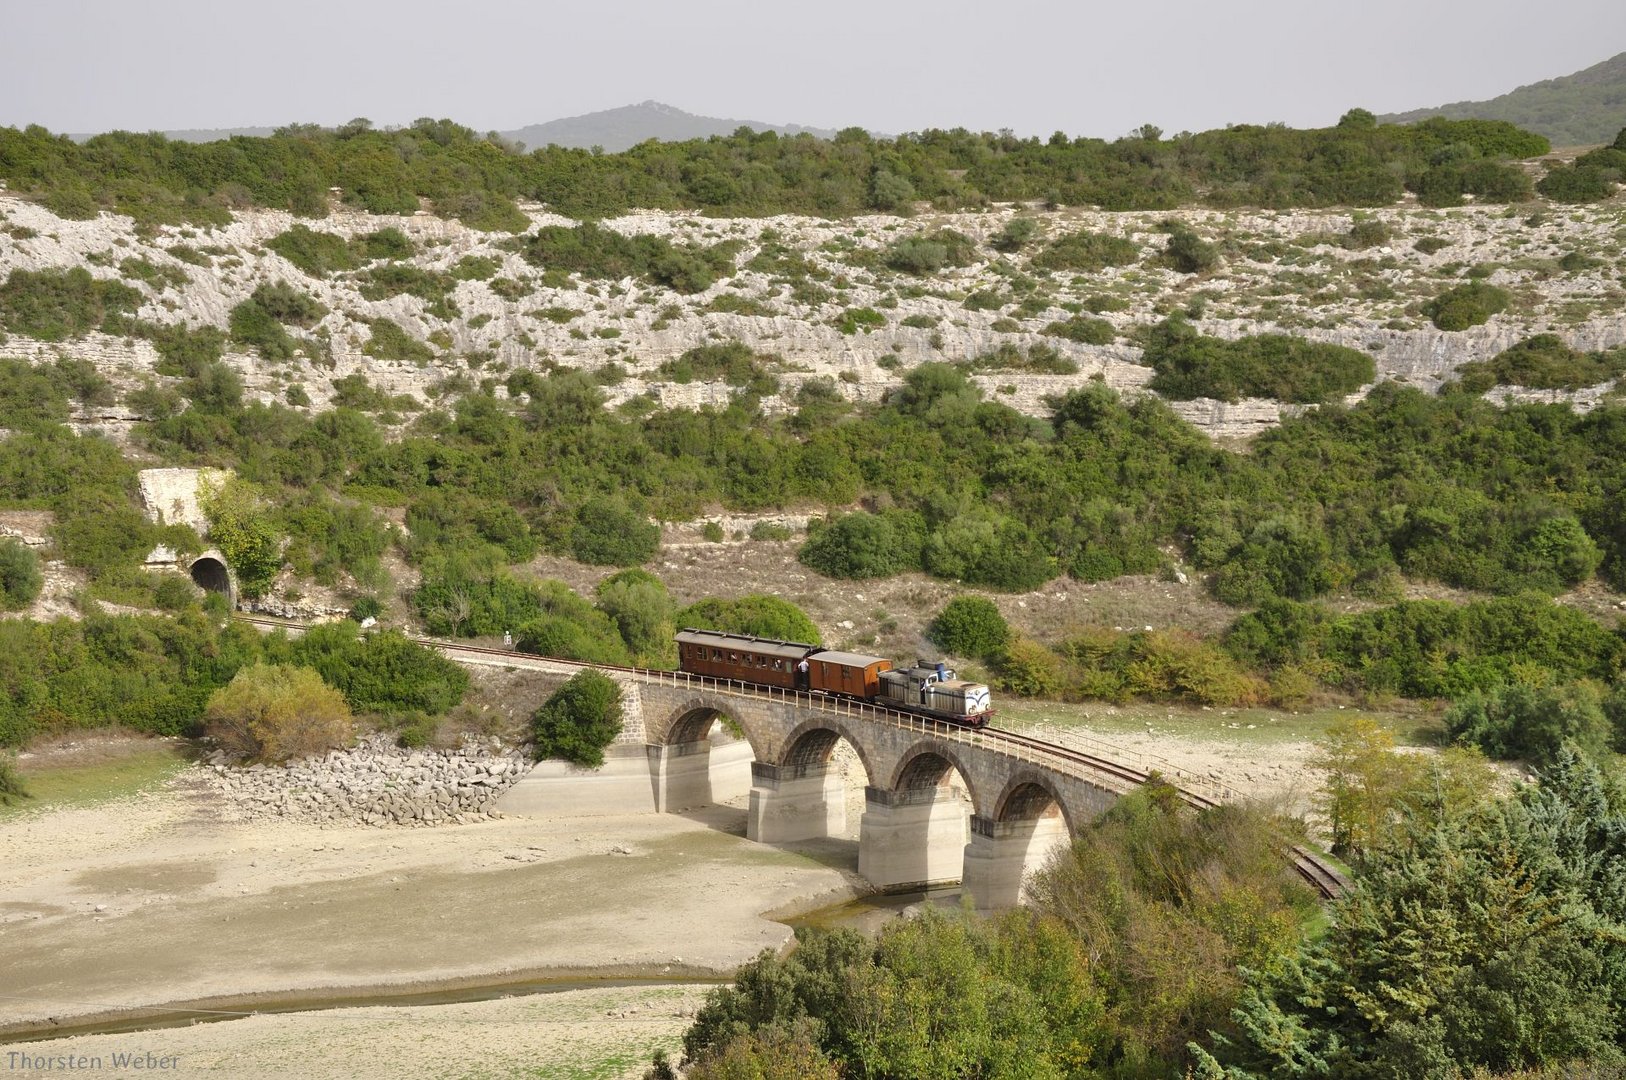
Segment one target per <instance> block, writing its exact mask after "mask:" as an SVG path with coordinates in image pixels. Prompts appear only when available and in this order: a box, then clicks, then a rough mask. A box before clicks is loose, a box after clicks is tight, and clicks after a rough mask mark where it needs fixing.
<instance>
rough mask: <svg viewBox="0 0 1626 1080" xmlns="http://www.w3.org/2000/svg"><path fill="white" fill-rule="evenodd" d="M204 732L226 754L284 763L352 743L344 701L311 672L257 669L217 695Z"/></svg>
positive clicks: (287, 668)
mask: <svg viewBox="0 0 1626 1080" xmlns="http://www.w3.org/2000/svg"><path fill="white" fill-rule="evenodd" d="M204 720H205V723H206V728H205V730H206V731H207V732H208V734H209V737H210V738H212V739H214V740H215V742H217V743H218V744H219V745H220V747H221V748H222V749H223V750H225V751H226V752H227V753H229V754H234V755H236V756H239V757H245V758H253V759H255V760H257V761H288V760H290V759H293V758H303V757H309V756H311V755H313V754H322V753H326V752H327V751H328V750H331V749H333V748H335V747H341V746H348V745H349V744H350V742H351V741H352V740H353V739H354V738H355V731H354V729H353V727H352V724H351V720H350V707H349V706H348V705H346V704H345V701H344V697H343V696H342V695H341V694H340V693H339V692H338V691H337V690H335V689H333V688H332V687H331V686H328V685H327V684H326V683H325V682H323V681H322V677H321V676H320V675H318V674H317V673H316V672H314V671H312V670H310V669H309V668H301V667H293V666H290V665H287V664H263V663H256V664H252V665H250V666H249V667H246V668H244V669H243V670H241V671H239V672H238V673H237V675H236V676H235V677H234V678H233V679H232V681H231V682H230V683H228V684H227V685H225V686H223V687H221V688H220V689H219V690H216V691H215V692H214V694H212V695H211V696H210V698H209V704H208V707H207V709H206V710H205V712H204Z"/></svg>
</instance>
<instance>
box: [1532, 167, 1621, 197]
mask: <svg viewBox="0 0 1626 1080" xmlns="http://www.w3.org/2000/svg"><path fill="white" fill-rule="evenodd" d="M1536 190H1537V191H1539V192H1541V193H1542V194H1543V195H1545V196H1547V198H1549V199H1552V200H1553V201H1554V202H1564V203H1584V202H1598V201H1600V200H1602V199H1607V198H1609V196H1611V195H1613V194H1614V193H1615V185H1614V182H1613V181H1612V180H1611V179H1610V178H1609V172H1608V171H1606V170H1604V169H1602V168H1599V167H1598V166H1596V165H1583V164H1581V163H1580V162H1577V163H1576V164H1574V165H1555V166H1553V167H1552V168H1551V169H1549V170H1548V171H1547V175H1546V176H1543V177H1542V178H1541V179H1540V180H1539V181H1538V182H1537V183H1536Z"/></svg>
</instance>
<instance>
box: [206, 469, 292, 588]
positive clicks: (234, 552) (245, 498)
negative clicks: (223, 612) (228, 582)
mask: <svg viewBox="0 0 1626 1080" xmlns="http://www.w3.org/2000/svg"><path fill="white" fill-rule="evenodd" d="M198 506H199V507H200V508H201V509H202V510H203V514H204V516H205V517H207V518H208V519H209V539H210V540H212V541H213V542H214V543H215V545H216V546H218V547H219V548H220V552H221V554H223V555H225V556H226V562H227V563H228V564H229V565H230V566H231V568H232V569H233V570H234V571H236V573H237V582H238V584H239V585H240V586H241V587H242V590H243V595H244V596H250V597H252V596H259V595H260V594H261V593H263V592H265V590H266V588H267V587H269V586H270V584H271V580H272V579H273V578H275V577H276V576H277V571H279V570H281V569H282V545H281V544H280V543H279V542H278V539H277V535H276V532H275V531H274V529H273V528H272V525H271V516H270V514H269V513H268V512H267V511H266V510H265V509H264V508H263V506H262V504H261V500H260V495H259V490H258V489H257V488H255V487H254V486H253V485H252V484H249V483H247V482H245V481H242V480H239V479H237V478H236V477H235V476H233V477H228V478H227V479H226V481H225V482H224V483H217V482H214V481H212V480H210V479H208V478H205V479H204V480H202V481H200V482H199V484H198Z"/></svg>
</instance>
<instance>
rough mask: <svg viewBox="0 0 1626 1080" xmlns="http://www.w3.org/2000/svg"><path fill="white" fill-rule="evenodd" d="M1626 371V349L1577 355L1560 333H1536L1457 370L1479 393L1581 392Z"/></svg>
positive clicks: (1466, 385) (1467, 385)
mask: <svg viewBox="0 0 1626 1080" xmlns="http://www.w3.org/2000/svg"><path fill="white" fill-rule="evenodd" d="M1623 372H1626V348H1615V349H1610V350H1607V351H1604V352H1593V353H1583V352H1577V351H1576V350H1575V349H1572V348H1570V347H1569V346H1568V345H1567V344H1565V343H1564V340H1563V339H1562V338H1560V337H1559V336H1558V335H1557V334H1536V335H1534V336H1532V337H1528V338H1525V339H1524V340H1523V341H1520V342H1519V343H1518V344H1516V345H1513V346H1510V347H1509V348H1506V349H1503V350H1502V351H1501V352H1499V353H1497V354H1496V355H1495V356H1493V357H1492V358H1491V359H1489V360H1478V361H1474V362H1471V363H1467V364H1463V365H1462V366H1461V367H1459V368H1458V369H1457V374H1458V375H1459V376H1460V377H1461V379H1462V383H1463V386H1464V387H1465V388H1467V389H1469V390H1473V391H1479V390H1484V389H1489V388H1490V387H1492V386H1527V387H1530V388H1531V389H1534V390H1580V389H1582V388H1584V387H1588V386H1596V385H1598V384H1599V383H1603V382H1608V381H1609V380H1610V379H1613V378H1616V377H1618V376H1619V375H1620V374H1622V373H1623Z"/></svg>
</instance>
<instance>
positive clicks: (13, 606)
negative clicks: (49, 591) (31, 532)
mask: <svg viewBox="0 0 1626 1080" xmlns="http://www.w3.org/2000/svg"><path fill="white" fill-rule="evenodd" d="M44 583H45V578H44V576H43V575H42V574H41V573H40V560H39V556H37V555H35V554H34V552H33V550H32V549H30V548H29V547H28V546H27V545H26V544H24V543H23V542H22V541H20V540H17V539H15V538H12V537H5V538H3V539H0V610H3V611H20V610H22V609H23V608H25V607H27V606H28V605H29V604H32V603H33V602H34V600H35V598H36V597H38V596H39V594H40V589H41V588H43V587H44Z"/></svg>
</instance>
